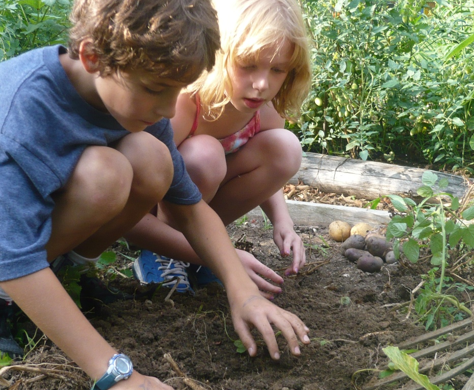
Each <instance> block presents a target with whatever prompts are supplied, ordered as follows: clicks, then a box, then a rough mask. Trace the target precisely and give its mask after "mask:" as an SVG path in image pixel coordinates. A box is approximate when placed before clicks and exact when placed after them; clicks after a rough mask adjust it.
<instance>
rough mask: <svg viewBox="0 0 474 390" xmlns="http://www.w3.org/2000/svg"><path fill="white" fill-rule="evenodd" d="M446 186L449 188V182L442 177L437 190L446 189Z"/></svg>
mask: <svg viewBox="0 0 474 390" xmlns="http://www.w3.org/2000/svg"><path fill="white" fill-rule="evenodd" d="M448 186H449V181H448V179H446V178H444V177H443V178H442V179H441V180H440V181H439V183H438V187H439V188H448Z"/></svg>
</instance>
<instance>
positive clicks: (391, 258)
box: [385, 251, 397, 264]
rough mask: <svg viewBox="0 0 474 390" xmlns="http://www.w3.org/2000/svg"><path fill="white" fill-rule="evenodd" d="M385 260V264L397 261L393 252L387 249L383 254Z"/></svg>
mask: <svg viewBox="0 0 474 390" xmlns="http://www.w3.org/2000/svg"><path fill="white" fill-rule="evenodd" d="M385 262H386V263H387V264H394V263H396V262H397V258H396V257H395V253H394V252H393V251H388V252H387V254H386V255H385Z"/></svg>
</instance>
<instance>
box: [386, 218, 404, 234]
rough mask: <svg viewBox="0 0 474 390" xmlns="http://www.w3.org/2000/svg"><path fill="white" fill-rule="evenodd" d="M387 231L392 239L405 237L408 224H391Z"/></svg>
mask: <svg viewBox="0 0 474 390" xmlns="http://www.w3.org/2000/svg"><path fill="white" fill-rule="evenodd" d="M387 231H388V232H389V233H390V235H391V236H392V237H397V238H399V237H403V236H405V234H406V231H407V224H406V223H391V222H390V223H389V224H388V226H387Z"/></svg>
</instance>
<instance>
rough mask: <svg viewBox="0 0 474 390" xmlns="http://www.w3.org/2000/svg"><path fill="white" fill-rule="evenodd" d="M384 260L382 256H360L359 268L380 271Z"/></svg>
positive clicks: (371, 271) (366, 270)
mask: <svg viewBox="0 0 474 390" xmlns="http://www.w3.org/2000/svg"><path fill="white" fill-rule="evenodd" d="M382 266H383V260H382V259H381V258H380V257H376V256H372V255H369V256H367V255H365V256H362V257H359V260H357V268H359V269H360V270H362V271H364V272H370V273H373V272H378V271H380V270H381V269H382Z"/></svg>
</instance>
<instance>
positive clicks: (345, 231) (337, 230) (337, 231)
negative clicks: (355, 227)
mask: <svg viewBox="0 0 474 390" xmlns="http://www.w3.org/2000/svg"><path fill="white" fill-rule="evenodd" d="M350 235H351V225H349V224H348V223H347V222H343V221H333V222H331V223H330V224H329V237H331V238H332V239H333V240H335V241H339V242H342V241H345V240H346V239H347V238H348V237H349V236H350Z"/></svg>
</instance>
